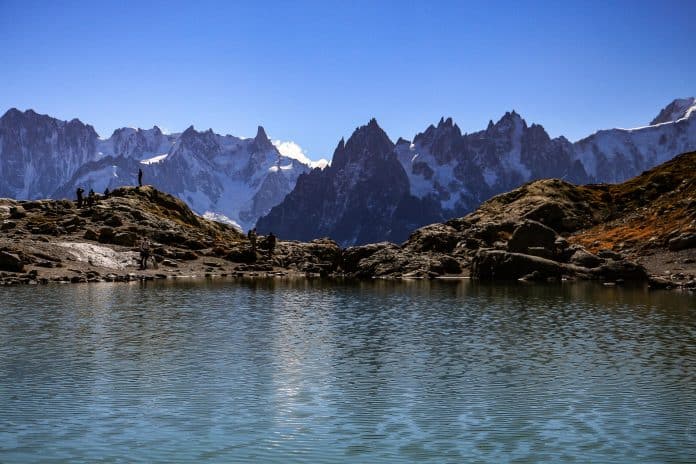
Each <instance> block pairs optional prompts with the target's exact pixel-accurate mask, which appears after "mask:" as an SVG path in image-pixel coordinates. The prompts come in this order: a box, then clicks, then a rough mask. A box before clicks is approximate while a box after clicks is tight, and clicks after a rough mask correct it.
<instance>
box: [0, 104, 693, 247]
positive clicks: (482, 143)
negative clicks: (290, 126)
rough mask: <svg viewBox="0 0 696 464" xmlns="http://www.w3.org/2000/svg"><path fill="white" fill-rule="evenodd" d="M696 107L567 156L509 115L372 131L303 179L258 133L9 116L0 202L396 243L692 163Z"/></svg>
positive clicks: (596, 139)
mask: <svg viewBox="0 0 696 464" xmlns="http://www.w3.org/2000/svg"><path fill="white" fill-rule="evenodd" d="M695 121H696V100H694V98H689V99H681V100H675V101H674V102H672V103H670V104H669V105H668V106H667V107H665V108H664V109H663V110H662V111H661V112H660V113H659V114H658V116H657V117H656V118H655V119H653V121H652V122H651V124H650V125H649V126H646V127H641V128H637V129H610V130H603V131H599V132H597V133H595V134H592V135H591V136H589V137H587V138H585V139H582V140H580V141H577V142H575V143H571V142H569V141H568V140H567V139H565V138H564V137H558V138H554V139H551V138H550V137H549V136H548V134H547V133H546V131H545V130H544V128H543V127H542V126H540V125H537V124H532V125H531V126H529V125H527V123H526V122H525V121H524V119H522V118H521V117H520V115H518V114H517V113H516V112H514V111H512V112H510V113H506V114H505V115H504V116H503V117H502V118H501V119H500V120H499V121H498V122H496V123H493V122H492V121H491V122H490V123H489V124H488V127H487V128H486V129H485V130H483V131H479V132H474V133H471V134H462V133H461V131H460V129H459V127H458V126H457V125H456V124H454V123H453V121H452V120H451V119H449V118H448V119H446V120H445V119H441V120H440V122H439V124H438V125H437V126H433V125H431V126H429V127H428V128H427V129H426V130H425V131H424V132H422V133H419V134H417V135H416V136H415V137H414V138H413V141H408V140H404V139H401V138H399V139H398V140H397V141H396V143H393V142H392V141H391V140H390V139H389V137H388V136H387V135H386V134H385V133H384V131H383V130H382V129H381V128H380V127H379V125H378V124H377V122H376V121H375V120H374V119H373V120H371V121H370V122H369V123H368V124H367V125H365V126H362V127H359V128H357V129H356V130H355V132H354V133H353V134H352V135H351V137H350V138H349V139H348V140H347V141H344V140H341V141H340V142H339V144H338V146H337V148H336V150H335V152H334V155H333V160H332V163H331V165H330V166H329V167H327V168H325V169H316V168H315V169H312V168H313V166H310V165H308V164H306V163H303V162H301V161H298V160H297V159H294V158H291V157H288V156H284V155H282V154H281V153H280V152H279V151H278V149H277V148H276V147H275V146H274V145H273V144H272V143H271V141H270V140H269V139H268V137H267V135H266V133H265V131H264V129H263V128H262V127H259V129H258V133H257V135H256V137H254V138H249V139H243V138H239V137H234V136H231V135H225V136H223V135H219V134H215V133H214V132H213V131H212V130H208V131H204V132H199V131H196V130H195V129H194V128H193V127H189V128H188V129H186V130H185V131H184V132H182V133H176V134H164V133H163V132H162V131H161V130H160V129H159V128H158V127H157V126H155V127H153V128H152V129H148V130H143V129H131V128H122V129H118V130H116V131H114V133H113V134H112V135H111V137H109V138H107V139H102V138H99V136H98V135H97V133H96V132H95V130H94V128H93V127H92V126H90V125H86V124H83V123H82V122H80V121H79V120H77V119H73V120H72V121H61V120H58V119H54V118H51V117H49V116H46V115H39V114H37V113H35V112H34V111H31V110H27V111H25V112H21V111H18V110H16V109H11V110H9V111H8V112H7V113H5V115H4V116H2V118H0V175H1V176H2V178H3V183H2V184H0V197H11V198H20V199H37V198H66V197H68V198H70V197H73V195H74V192H75V190H76V189H77V187H82V188H84V189H85V190H87V191H89V189H94V190H95V191H97V192H102V191H103V190H104V189H105V188H107V187H108V188H109V189H112V190H113V189H114V188H116V187H118V186H121V185H134V184H135V183H136V182H137V173H138V170H139V169H142V170H143V173H144V177H143V180H144V183H146V184H151V185H154V186H156V187H157V188H158V189H160V190H163V191H166V192H169V193H172V194H173V195H176V196H178V197H179V198H181V199H182V200H184V201H185V202H186V203H187V204H188V205H189V206H190V207H191V208H192V209H193V210H194V211H195V212H197V213H198V214H201V215H206V216H208V217H211V218H215V219H217V220H221V221H226V222H232V223H236V224H238V225H239V226H241V227H242V228H244V229H248V228H251V227H253V226H254V225H255V224H257V225H258V228H259V232H262V233H266V232H271V231H273V232H275V233H276V234H277V235H279V236H280V237H282V238H284V239H299V240H309V239H313V238H318V237H326V236H328V237H331V238H333V239H335V240H337V241H338V242H339V243H341V244H342V245H344V246H347V245H353V244H361V243H368V242H377V241H381V240H391V241H395V242H401V241H403V240H405V239H406V238H407V237H408V235H409V233H410V232H412V231H413V230H415V229H416V228H418V227H420V226H422V225H425V224H429V223H433V222H439V221H443V220H446V219H448V218H452V217H459V216H463V215H464V214H466V213H468V212H470V211H472V210H473V209H475V208H476V207H477V206H478V205H480V204H481V203H482V202H483V201H485V200H486V199H488V198H491V197H492V196H494V195H496V194H498V193H501V192H506V191H509V190H511V189H514V188H516V187H518V186H520V185H522V184H523V183H525V182H528V181H531V180H535V179H541V178H549V177H552V178H560V179H563V180H566V181H569V182H573V183H589V182H612V183H614V182H620V181H623V180H626V179H628V178H630V177H632V176H635V175H637V174H639V173H640V172H642V171H644V170H646V169H649V168H651V167H653V166H655V165H657V164H660V163H662V162H664V161H666V160H669V159H671V158H672V157H674V156H676V155H677V154H680V153H683V152H688V151H693V150H696V122H695ZM257 221H258V222H257Z"/></svg>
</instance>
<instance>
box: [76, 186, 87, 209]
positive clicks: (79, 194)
mask: <svg viewBox="0 0 696 464" xmlns="http://www.w3.org/2000/svg"><path fill="white" fill-rule="evenodd" d="M83 193H85V190H84V189H83V188H82V187H78V188H77V192H76V194H77V207H78V209H80V208H82V194H83Z"/></svg>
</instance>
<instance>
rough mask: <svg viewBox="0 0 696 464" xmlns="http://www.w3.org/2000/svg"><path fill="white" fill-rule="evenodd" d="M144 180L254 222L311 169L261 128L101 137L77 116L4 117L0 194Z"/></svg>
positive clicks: (57, 193)
mask: <svg viewBox="0 0 696 464" xmlns="http://www.w3.org/2000/svg"><path fill="white" fill-rule="evenodd" d="M139 169H142V171H143V173H144V176H143V179H144V182H145V183H147V184H151V185H154V186H156V187H157V188H159V189H161V190H164V191H166V192H169V193H172V194H174V195H177V196H179V197H180V198H181V199H183V200H184V201H186V202H187V203H188V204H189V206H191V208H192V209H193V210H194V211H196V212H198V213H199V214H204V215H205V214H207V215H209V216H211V217H215V218H217V219H219V220H225V221H230V222H234V223H236V224H238V225H239V226H241V227H243V228H245V229H246V228H250V227H252V226H253V225H254V224H255V223H256V220H257V219H258V218H259V217H260V216H262V215H263V214H266V213H267V212H268V211H270V209H271V207H273V206H275V205H276V204H278V203H280V202H281V201H282V199H283V198H284V197H285V195H286V194H287V193H288V192H290V191H291V190H292V188H293V187H294V186H295V183H296V182H297V178H298V177H299V175H300V174H302V173H304V172H308V171H309V170H310V169H311V168H310V166H308V165H307V164H304V163H302V162H301V161H298V160H296V159H294V158H291V157H289V156H284V155H282V154H281V153H280V152H279V151H278V149H277V148H276V146H275V145H273V143H271V141H270V140H269V139H268V137H267V135H266V132H265V131H264V129H263V128H262V127H259V129H258V133H257V135H256V137H254V138H250V139H243V138H238V137H234V136H231V135H225V136H222V135H219V134H216V133H214V132H213V131H212V130H208V131H205V132H199V131H196V130H195V129H194V128H193V126H191V127H189V128H188V129H186V130H185V131H184V132H183V133H180V134H164V133H163V132H162V131H161V130H160V129H159V128H158V127H157V126H155V127H153V128H152V129H147V130H144V129H132V128H122V129H117V130H116V131H114V133H113V134H112V135H111V137H109V138H108V139H100V138H99V137H98V136H97V134H96V132H95V131H94V129H93V128H92V127H91V126H89V125H85V124H83V123H81V122H80V121H79V120H77V119H74V120H72V121H70V122H65V121H60V120H57V119H54V118H51V117H49V116H46V115H38V114H36V113H35V112H33V111H31V110H28V111H26V112H21V111H18V110H16V109H11V110H9V111H8V112H7V113H6V114H5V115H4V116H2V118H0V176H2V178H3V182H2V184H0V196H5V197H13V198H28V199H36V198H48V197H50V198H72V197H73V196H74V192H75V190H76V189H77V188H78V187H82V188H84V189H85V190H87V191H89V190H90V189H94V190H95V191H96V192H102V191H104V190H105V189H106V188H107V187H108V188H110V189H113V188H115V187H118V186H121V185H134V184H135V183H136V182H137V174H138V170H139Z"/></svg>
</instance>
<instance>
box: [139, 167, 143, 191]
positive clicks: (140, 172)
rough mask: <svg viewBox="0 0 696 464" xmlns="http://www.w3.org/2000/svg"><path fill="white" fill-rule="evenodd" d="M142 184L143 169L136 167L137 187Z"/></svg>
mask: <svg viewBox="0 0 696 464" xmlns="http://www.w3.org/2000/svg"><path fill="white" fill-rule="evenodd" d="M142 186H143V170H142V169H138V187H142Z"/></svg>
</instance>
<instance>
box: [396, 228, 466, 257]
mask: <svg viewBox="0 0 696 464" xmlns="http://www.w3.org/2000/svg"><path fill="white" fill-rule="evenodd" d="M459 240H460V236H459V233H458V232H457V230H456V229H455V228H454V227H450V226H448V225H446V224H431V225H429V226H425V227H421V228H420V229H418V230H416V231H415V232H414V233H412V234H411V236H410V237H409V239H408V241H407V242H406V244H405V247H406V248H408V249H409V250H411V251H414V252H424V251H436V252H440V253H451V252H452V250H454V247H456V246H457V243H458V242H459Z"/></svg>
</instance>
